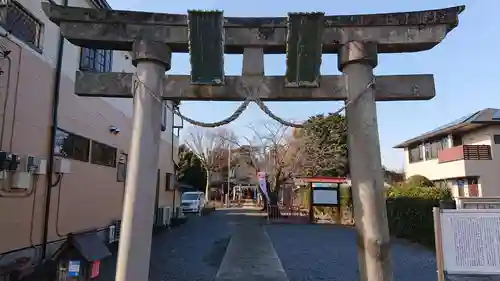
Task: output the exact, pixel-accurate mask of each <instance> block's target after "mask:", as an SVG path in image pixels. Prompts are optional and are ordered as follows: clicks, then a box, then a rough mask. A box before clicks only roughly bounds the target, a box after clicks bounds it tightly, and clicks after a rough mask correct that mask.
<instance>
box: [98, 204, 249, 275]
mask: <svg viewBox="0 0 500 281" xmlns="http://www.w3.org/2000/svg"><path fill="white" fill-rule="evenodd" d="M246 217H247V213H246V212H242V211H241V210H238V209H233V210H231V209H230V210H218V211H215V212H213V213H211V214H210V215H208V216H201V217H200V216H197V215H189V216H188V221H187V222H186V224H183V225H181V226H179V227H176V228H173V229H171V230H165V231H162V232H159V233H157V234H155V235H154V236H153V242H152V247H151V248H152V249H151V263H150V276H149V281H213V280H214V279H215V276H216V274H217V271H218V269H219V266H220V264H221V262H222V259H223V257H224V254H225V253H226V249H227V245H228V243H229V240H230V238H231V234H232V233H233V230H234V228H235V226H236V225H237V224H239V222H241V221H242V220H245V218H246ZM115 270H116V256H113V257H111V258H108V259H106V260H104V261H103V262H102V264H101V276H100V277H99V281H114V279H115V278H114V275H115Z"/></svg>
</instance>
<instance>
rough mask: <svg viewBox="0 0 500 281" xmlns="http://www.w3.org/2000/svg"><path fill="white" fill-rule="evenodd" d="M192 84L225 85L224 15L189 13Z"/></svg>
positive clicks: (218, 13)
mask: <svg viewBox="0 0 500 281" xmlns="http://www.w3.org/2000/svg"><path fill="white" fill-rule="evenodd" d="M188 31H189V55H190V61H191V82H192V83H193V84H202V85H223V84H224V16H223V14H222V12H220V11H199V10H196V11H188Z"/></svg>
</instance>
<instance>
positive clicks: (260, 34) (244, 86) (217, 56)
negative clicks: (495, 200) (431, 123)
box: [42, 3, 464, 281]
mask: <svg viewBox="0 0 500 281" xmlns="http://www.w3.org/2000/svg"><path fill="white" fill-rule="evenodd" d="M42 6H43V10H44V12H45V13H46V15H47V16H48V17H49V18H50V20H51V21H53V22H54V23H56V24H58V25H59V26H60V30H61V33H62V34H63V35H64V37H65V38H66V39H67V40H69V41H70V42H71V43H73V44H75V45H78V46H81V47H88V48H96V49H113V50H123V51H131V52H132V61H133V63H134V65H135V66H136V67H137V70H136V73H135V74H133V73H89V72H78V74H77V81H76V90H75V92H76V94H77V95H80V96H88V97H123V98H132V97H133V98H134V119H133V137H132V141H131V147H130V152H129V159H130V162H129V165H128V170H127V183H126V196H125V202H124V208H123V220H122V234H121V241H120V246H119V256H118V267H117V273H116V280H117V281H141V280H148V274H149V260H150V250H151V249H150V248H151V231H152V230H151V225H152V224H153V216H152V214H153V212H154V198H155V184H156V179H155V178H156V171H157V165H158V150H159V139H160V127H161V101H162V100H215V101H237V100H248V99H251V100H252V101H257V102H259V103H260V102H262V101H311V100H314V101H327V100H345V101H346V106H347V107H346V115H347V122H348V134H349V141H348V146H349V158H350V159H349V160H350V165H351V167H350V171H351V177H352V185H353V200H354V208H355V210H354V213H355V219H356V228H357V233H358V243H357V247H358V262H359V274H360V280H362V281H368V280H370V281H389V280H393V279H392V272H391V266H390V261H389V253H388V252H389V232H388V226H387V214H386V210H385V198H384V196H383V177H382V166H381V157H380V147H379V136H378V128H377V117H376V104H375V100H377V101H395V100H428V99H431V98H433V97H434V96H435V90H434V80H433V76H432V75H430V74H427V75H395V76H377V77H375V78H374V77H373V68H375V67H376V66H377V55H378V53H402V52H418V51H424V50H428V49H431V48H432V47H434V46H436V45H437V44H439V42H441V41H442V40H443V39H444V38H445V36H446V35H447V33H448V32H450V31H451V30H452V29H453V28H455V27H456V26H457V25H458V15H459V14H460V12H462V11H463V9H464V7H463V6H459V7H452V8H446V9H441V10H430V11H420V12H406V13H388V14H372V15H348V16H325V15H324V14H322V13H293V14H289V16H288V18H286V17H278V18H224V17H223V14H222V12H218V11H208V12H203V11H189V12H188V14H187V15H178V14H163V13H145V12H133V11H108V10H95V9H86V8H77V7H63V6H58V5H54V4H49V3H43V4H42ZM172 52H182V53H187V52H189V53H190V55H191V67H192V69H191V75H173V76H168V77H167V76H166V75H165V71H167V70H169V69H170V63H171V54H172ZM224 53H227V54H243V75H242V76H225V75H224V63H223V62H224V57H223V56H224ZM284 53H286V54H287V63H286V64H287V65H286V66H287V68H286V74H285V75H284V76H264V63H263V61H264V55H265V54H284ZM323 53H338V68H339V70H340V71H341V72H343V74H344V75H342V76H335V75H326V76H325V75H323V76H321V75H320V72H319V68H320V64H321V56H322V54H323Z"/></svg>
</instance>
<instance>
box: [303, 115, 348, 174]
mask: <svg viewBox="0 0 500 281" xmlns="http://www.w3.org/2000/svg"><path fill="white" fill-rule="evenodd" d="M297 137H298V139H300V140H302V149H303V151H304V153H303V155H302V157H303V158H305V159H303V160H304V163H305V165H304V175H306V176H332V177H343V176H346V175H348V174H349V161H348V153H347V124H346V120H345V117H344V116H343V115H340V114H328V116H325V115H322V114H321V115H316V116H313V117H311V118H309V119H308V120H307V121H306V122H305V123H304V128H303V129H302V132H300V134H298V136H297Z"/></svg>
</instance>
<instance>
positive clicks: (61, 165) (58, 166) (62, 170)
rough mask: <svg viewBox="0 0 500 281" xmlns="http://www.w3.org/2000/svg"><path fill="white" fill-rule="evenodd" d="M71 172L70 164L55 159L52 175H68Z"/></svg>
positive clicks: (61, 159)
mask: <svg viewBox="0 0 500 281" xmlns="http://www.w3.org/2000/svg"><path fill="white" fill-rule="evenodd" d="M70 172H71V162H70V161H69V160H68V159H64V158H57V159H55V161H54V173H57V174H69V173H70Z"/></svg>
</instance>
